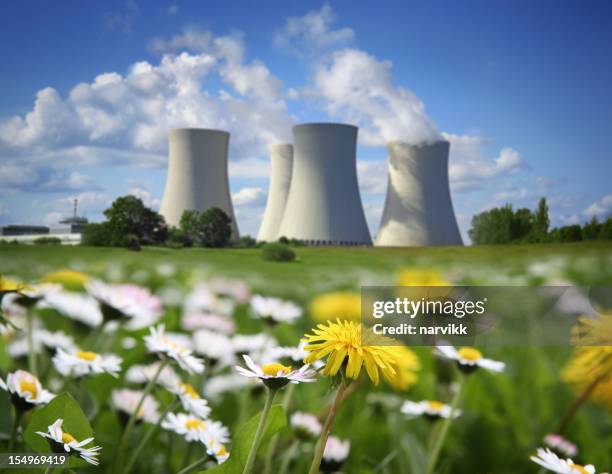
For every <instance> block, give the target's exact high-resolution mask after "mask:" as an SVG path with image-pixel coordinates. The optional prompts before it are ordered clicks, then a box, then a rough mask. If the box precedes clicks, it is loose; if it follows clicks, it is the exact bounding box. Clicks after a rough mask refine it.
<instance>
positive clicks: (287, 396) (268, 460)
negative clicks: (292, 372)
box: [263, 384, 295, 474]
mask: <svg viewBox="0 0 612 474" xmlns="http://www.w3.org/2000/svg"><path fill="white" fill-rule="evenodd" d="M294 391H295V384H289V386H288V387H287V390H285V396H284V397H283V402H282V406H283V410H285V413H287V411H288V410H289V405H290V404H291V398H292V397H293V392H294ZM277 444H278V433H277V434H275V435H274V436H273V437H272V439H271V440H270V446H269V447H268V452H267V454H266V460H265V464H264V471H263V472H264V474H269V472H270V470H271V469H272V459H273V458H274V451H276V445H277Z"/></svg>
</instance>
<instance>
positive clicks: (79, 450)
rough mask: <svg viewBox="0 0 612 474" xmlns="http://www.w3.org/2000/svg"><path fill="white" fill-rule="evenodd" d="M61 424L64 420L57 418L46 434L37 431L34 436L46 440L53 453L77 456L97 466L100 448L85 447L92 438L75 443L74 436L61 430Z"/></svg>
mask: <svg viewBox="0 0 612 474" xmlns="http://www.w3.org/2000/svg"><path fill="white" fill-rule="evenodd" d="M63 422H64V420H62V419H61V418H59V419H57V420H56V421H55V423H53V424H52V425H50V426H49V427H48V428H47V432H46V433H43V432H41V431H37V432H36V434H37V435H39V436H42V437H43V438H46V439H47V441H48V442H49V446H51V450H52V451H53V452H55V453H63V452H66V453H68V454H71V455H72V454H77V455H78V456H80V457H81V458H83V459H84V460H85V461H87V462H88V463H90V464H93V465H94V466H97V465H98V464H99V461H98V456H99V455H100V451H102V447H101V446H93V447H90V448H86V447H85V445H86V444H89V443H91V442H92V441H93V440H94V438H93V437H91V438H86V439H84V440H82V441H77V440H76V439H75V438H74V436H72V435H71V434H70V433H68V432H67V431H64V430H63V429H62V424H63Z"/></svg>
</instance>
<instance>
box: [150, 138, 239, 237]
mask: <svg viewBox="0 0 612 474" xmlns="http://www.w3.org/2000/svg"><path fill="white" fill-rule="evenodd" d="M229 139H230V134H229V133H228V132H226V131H223V130H211V129H203V128H176V129H171V130H169V131H168V176H167V177H166V187H165V190H164V197H163V199H162V203H161V207H160V214H161V215H163V216H164V218H165V219H166V222H167V223H168V224H169V225H171V226H178V225H179V222H180V220H181V216H182V215H183V212H184V211H186V210H189V209H195V210H197V211H200V212H203V211H206V210H207V209H209V208H211V207H218V208H220V209H221V210H223V211H224V212H225V213H226V214H227V215H228V216H229V217H230V218H231V220H232V237H233V238H238V237H239V233H238V225H237V223H236V218H235V215H234V208H233V206H232V198H231V195H230V190H229V180H228V171H227V166H228V162H227V153H228V146H229Z"/></svg>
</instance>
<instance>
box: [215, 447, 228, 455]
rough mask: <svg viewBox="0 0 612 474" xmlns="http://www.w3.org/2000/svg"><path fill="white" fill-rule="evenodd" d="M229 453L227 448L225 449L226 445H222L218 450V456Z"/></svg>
mask: <svg viewBox="0 0 612 474" xmlns="http://www.w3.org/2000/svg"><path fill="white" fill-rule="evenodd" d="M226 454H227V449H225V445H223V444H222V445H221V447H220V448H219V451H217V456H225V455H226Z"/></svg>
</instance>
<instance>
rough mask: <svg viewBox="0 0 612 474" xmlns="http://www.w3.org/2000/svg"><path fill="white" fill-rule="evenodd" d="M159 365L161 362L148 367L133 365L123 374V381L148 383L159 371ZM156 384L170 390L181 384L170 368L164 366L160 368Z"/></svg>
mask: <svg viewBox="0 0 612 474" xmlns="http://www.w3.org/2000/svg"><path fill="white" fill-rule="evenodd" d="M159 364H161V362H159V361H158V362H154V363H152V364H149V365H139V364H137V365H133V366H132V367H130V368H129V369H128V370H127V372H126V373H125V380H126V381H127V382H129V383H133V384H143V383H146V382H149V381H151V380H153V379H154V378H155V375H156V374H157V372H158V371H159ZM156 382H157V383H158V384H159V385H161V386H162V387H164V388H166V389H168V390H170V389H171V388H174V387H176V386H177V385H178V384H180V383H181V378H180V377H179V376H178V374H177V373H176V372H175V371H174V369H173V368H172V367H171V366H169V365H166V366H165V367H164V368H162V370H161V372H160V373H159V375H157V380H156Z"/></svg>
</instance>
